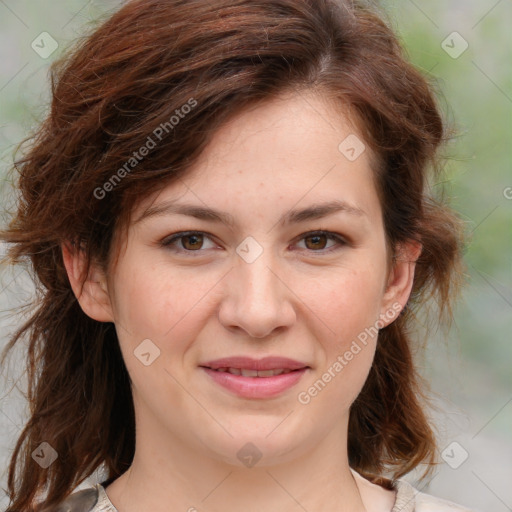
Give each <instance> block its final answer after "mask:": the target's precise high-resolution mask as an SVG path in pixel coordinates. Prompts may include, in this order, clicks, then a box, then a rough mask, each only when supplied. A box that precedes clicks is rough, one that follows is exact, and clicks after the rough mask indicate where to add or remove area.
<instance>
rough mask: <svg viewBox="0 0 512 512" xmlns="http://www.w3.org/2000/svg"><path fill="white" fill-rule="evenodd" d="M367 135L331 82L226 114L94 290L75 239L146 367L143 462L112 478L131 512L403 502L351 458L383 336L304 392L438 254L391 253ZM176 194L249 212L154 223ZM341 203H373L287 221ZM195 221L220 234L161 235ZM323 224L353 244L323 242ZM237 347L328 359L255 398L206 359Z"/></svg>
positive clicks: (68, 260) (96, 293) (140, 383)
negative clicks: (348, 152)
mask: <svg viewBox="0 0 512 512" xmlns="http://www.w3.org/2000/svg"><path fill="white" fill-rule="evenodd" d="M350 134H355V135H357V136H358V138H359V139H360V140H362V136H360V135H358V131H357V130H356V128H355V125H353V124H352V123H351V122H350V120H349V119H348V118H347V117H346V116H344V115H341V114H340V113H338V112H337V111H335V110H334V109H333V108H332V105H330V104H328V103H327V102H326V100H325V99H324V98H322V97H321V96H319V95H316V94H314V93H313V92H308V93H301V94H297V93H294V94H289V95H283V96H281V97H280V98H278V99H274V100H272V101H267V102H265V103H263V104H261V105H259V106H257V107H253V108H251V109H250V110H246V111H244V112H243V113H241V114H240V115H238V116H237V117H235V118H234V119H232V121H230V122H229V123H228V124H227V125H225V126H224V127H222V128H221V129H220V130H219V131H218V132H217V133H216V134H215V136H214V138H213V140H212V141H211V143H210V145H209V146H208V147H207V149H206V150H205V151H204V152H203V154H202V155H201V157H200V158H199V160H198V161H196V162H195V163H194V165H193V167H192V168H191V169H190V172H189V173H188V175H187V176H186V177H185V178H184V179H182V180H180V181H177V182H175V183H173V184H171V185H168V186H166V187H165V188H164V189H163V190H161V191H160V192H159V193H157V194H154V195H152V196H151V197H148V198H144V200H143V201H141V203H140V204H139V205H138V206H137V207H136V208H135V210H134V211H133V215H132V221H131V224H130V227H129V230H128V234H127V237H126V238H125V239H123V240H122V243H121V244H120V246H119V248H120V253H119V258H118V260H117V261H116V262H115V265H113V268H111V269H110V271H109V272H108V273H107V274H106V275H105V274H103V273H102V272H101V270H100V269H99V268H97V267H94V266H93V267H92V268H91V270H90V272H89V274H88V276H87V278H86V281H85V283H84V286H83V288H81V287H80V279H81V276H82V270H83V264H84V260H83V255H82V253H80V252H71V251H70V250H69V248H68V246H66V245H64V246H63V255H64V260H65V264H66V268H67V271H68V275H69V278H70V282H71V284H72V286H73V289H74V291H75V294H76V296H77V297H78V299H79V302H80V304H81V306H82V308H83V310H84V311H85V313H87V314H88V315H89V316H91V317H92V318H94V319H96V320H98V321H101V322H114V323H115V326H116V330H117V333H118V336H119V342H120V346H121V350H122V353H123V357H124V360H125V363H126V366H127V368H128V371H129V373H130V376H131V379H132V389H133V398H134V404H135V411H136V424H137V445H136V452H135V458H134V462H133V465H132V466H131V468H130V469H129V470H128V471H127V472H126V473H125V474H123V475H122V476H121V477H120V478H118V479H117V480H116V481H115V482H113V483H112V484H111V485H110V486H108V487H107V494H108V495H109V497H110V499H111V501H112V503H113V504H114V505H115V506H116V507H117V509H118V510H119V512H135V511H140V510H153V511H155V512H160V511H164V510H165V511H168V510H182V511H189V512H192V511H194V510H200V511H212V512H220V511H223V512H231V511H233V512H234V511H238V510H245V511H261V510H269V511H273V510H280V511H284V512H295V511H303V510H304V509H306V510H308V511H311V512H313V511H320V510H337V511H341V512H343V511H346V512H349V511H351V512H356V511H362V510H367V511H368V512H383V511H390V510H391V509H392V507H393V504H394V500H395V494H394V491H387V490H384V489H383V488H381V487H378V486H376V485H373V484H370V483H369V482H368V481H366V480H364V479H362V478H361V477H359V475H354V474H353V473H352V472H351V470H350V468H349V465H348V456H347V429H348V416H349V408H350V405H351V403H352V402H353V401H354V400H355V398H356V397H357V395H358V394H359V392H360V390H361V388H362V386H363V384H364V382H365V380H366V377H367V375H368V372H369V369H370V366H371V363H372V360H373V356H374V351H375V345H376V343H377V336H373V337H370V338H369V339H368V342H367V344H366V345H365V346H364V347H363V346H362V345H361V346H362V347H363V348H362V350H361V351H360V352H359V353H358V354H357V355H355V356H354V357H353V359H352V360H350V361H349V362H348V364H347V365H346V366H344V367H343V369H342V371H341V372H339V373H338V374H337V375H336V377H335V378H332V380H331V381H330V382H329V383H328V384H327V385H326V386H325V387H324V388H323V390H322V391H321V392H319V393H318V394H317V395H316V396H315V397H313V398H311V400H310V401H309V403H307V404H303V403H300V402H299V401H298V398H297V396H298V393H299V392H301V391H305V390H308V388H309V387H310V386H312V385H313V383H314V382H315V381H317V380H318V379H319V378H321V377H322V375H323V374H324V372H326V371H327V369H328V368H329V367H332V365H333V363H334V362H335V361H336V360H337V357H338V356H339V355H343V354H344V353H345V352H346V351H347V350H349V348H350V346H351V343H352V342H353V341H354V340H356V339H357V336H358V335H359V334H360V333H361V332H363V331H364V330H365V328H368V327H370V326H374V325H375V324H376V322H377V320H379V319H382V320H381V324H380V326H381V327H382V326H384V325H387V324H388V323H390V322H391V321H392V318H390V316H393V315H395V317H396V309H400V308H402V307H403V306H404V305H405V304H406V302H407V299H408V297H409V294H410V291H411V286H412V280H413V276H414V265H415V261H416V259H417V257H418V255H419V252H420V248H419V247H418V246H417V245H416V244H413V243H411V244H403V245H402V246H401V247H400V248H398V249H399V257H398V258H397V260H396V263H395V264H394V266H393V267H391V266H390V265H389V264H388V262H389V261H390V260H389V257H390V255H389V254H388V253H387V249H386V238H385V232H384V227H383V221H382V210H381V205H380V203H379V199H378V196H377V191H376V189H375V185H374V181H373V170H372V168H371V162H372V156H371V154H370V150H369V149H366V150H365V151H364V152H363V153H362V154H361V155H360V156H359V157H358V158H357V159H356V160H355V161H350V160H349V159H347V158H346V157H345V156H344V155H343V154H342V153H341V152H340V150H339V149H338V146H339V144H340V143H341V142H342V141H343V140H344V139H345V138H346V137H347V136H348V135H350ZM170 200H178V201H179V202H180V203H185V202H186V203H191V204H194V205H198V206H203V207H205V206H207V207H210V208H215V209H217V210H221V211H224V212H227V213H229V214H230V215H232V217H233V220H234V222H235V224H234V226H228V225H226V224H225V223H222V222H221V223H219V222H212V221H209V220H199V219H195V218H192V217H189V216H184V215H178V214H172V213H167V214H161V215H154V216H150V217H146V218H144V219H143V220H140V221H138V222H137V220H138V219H139V218H140V217H141V216H142V214H143V213H144V212H145V211H147V209H148V208H149V207H155V206H161V205H162V204H163V203H164V202H165V201H170ZM331 200H342V201H344V202H346V203H347V204H350V205H352V206H353V207H354V208H357V209H360V210H362V211H363V213H360V214H355V213H353V212H352V213H351V212H349V211H340V212H337V213H334V214H332V215H329V216H327V217H324V218H320V219H316V220H306V221H303V222H300V223H296V224H290V225H280V224H279V223H278V220H279V218H280V217H281V215H283V214H285V213H287V212H289V211H290V210H292V209H302V208H306V207H307V206H310V205H313V204H316V203H324V202H328V201H331ZM187 230H195V231H201V232H203V233H204V235H203V238H202V241H201V239H199V241H197V239H196V240H194V239H190V238H188V239H187V238H182V239H180V240H177V241H175V242H174V244H173V245H170V246H163V245H162V244H161V243H160V242H161V241H162V240H165V239H166V238H169V235H172V234H175V233H179V232H183V231H187ZM315 230H326V231H329V232H332V233H337V234H339V235H340V236H341V237H343V239H344V240H345V242H344V243H340V242H337V241H336V240H335V239H329V238H327V237H320V238H319V239H315V238H314V237H313V238H311V235H308V233H310V232H311V231H315ZM248 236H251V237H253V238H254V239H255V240H256V241H257V243H258V244H259V246H260V247H261V248H262V250H263V252H262V254H261V255H260V256H259V257H258V258H257V259H256V260H255V261H253V262H251V263H248V262H247V261H245V260H244V259H242V258H241V257H240V256H239V255H238V254H237V252H236V249H237V247H239V246H240V244H241V242H242V241H244V239H245V238H246V237H248ZM187 250H188V252H187ZM397 304H398V305H399V306H398V307H397ZM390 311H393V314H392V315H390V313H389V312H390ZM386 315H387V316H386ZM145 339H150V340H151V342H152V343H154V345H155V346H157V347H158V348H159V350H160V355H159V357H157V358H156V359H155V360H154V361H153V362H152V363H151V364H150V365H148V366H145V365H144V364H142V363H141V361H140V360H139V359H138V358H137V357H135V355H134V350H135V349H136V348H137V347H138V346H139V344H140V343H141V342H142V340H145ZM234 355H246V356H251V357H253V358H261V357H265V356H268V355H279V356H285V357H290V358H292V359H296V360H299V361H301V362H304V363H305V364H307V365H309V366H310V369H309V370H307V372H306V374H305V375H303V377H302V379H301V381H300V382H299V383H298V384H297V385H295V386H293V387H292V388H291V389H289V390H287V391H285V392H284V393H282V394H280V395H279V396H277V397H273V398H271V399H247V398H240V397H238V396H235V395H233V394H232V393H230V392H229V391H227V390H225V389H224V388H221V387H220V386H219V385H217V384H216V383H214V382H213V381H212V379H211V378H210V377H209V375H207V374H206V373H205V372H204V371H203V370H202V369H201V368H200V367H199V364H201V363H203V362H206V361H208V360H212V359H216V358H220V357H227V356H234ZM248 442H250V443H252V444H253V445H255V446H256V447H257V449H258V451H259V452H260V453H261V455H262V457H261V459H260V460H259V461H258V462H257V463H256V464H255V465H254V466H253V467H246V466H245V465H244V464H243V463H242V462H241V461H240V460H239V458H238V457H237V452H238V451H239V450H240V449H241V448H242V447H243V446H244V445H245V444H246V443H248Z"/></svg>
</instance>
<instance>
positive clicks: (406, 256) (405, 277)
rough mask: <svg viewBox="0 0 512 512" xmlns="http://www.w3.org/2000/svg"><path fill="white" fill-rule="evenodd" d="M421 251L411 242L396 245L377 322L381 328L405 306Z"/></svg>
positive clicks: (420, 247) (414, 242)
mask: <svg viewBox="0 0 512 512" xmlns="http://www.w3.org/2000/svg"><path fill="white" fill-rule="evenodd" d="M421 250H422V246H421V244H420V243H419V242H416V241H413V240H410V241H407V242H403V243H401V244H398V246H397V248H396V255H395V258H394V259H393V265H392V267H391V270H390V272H389V276H388V280H387V284H386V289H385V292H384V295H383V298H382V305H381V315H380V320H379V322H380V323H381V325H382V327H385V326H386V325H389V324H390V323H391V322H392V321H393V320H395V319H396V317H397V316H398V315H399V313H400V312H401V311H402V310H403V309H404V307H405V305H406V304H407V301H408V300H409V296H410V294H411V290H412V285H413V282H414V270H415V267H416V261H417V259H418V258H419V256H420V254H421Z"/></svg>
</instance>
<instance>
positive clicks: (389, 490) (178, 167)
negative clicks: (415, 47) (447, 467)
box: [2, 0, 466, 512]
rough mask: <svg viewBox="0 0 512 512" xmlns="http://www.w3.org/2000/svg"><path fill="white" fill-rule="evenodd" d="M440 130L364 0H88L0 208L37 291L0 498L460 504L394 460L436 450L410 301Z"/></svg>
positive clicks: (447, 252) (309, 505) (417, 292)
mask: <svg viewBox="0 0 512 512" xmlns="http://www.w3.org/2000/svg"><path fill="white" fill-rule="evenodd" d="M443 137H444V127H443V123H442V120H441V117H440V114H439V111H438V108H437V106H436V103H435V100H434V98H433V95H432V92H431V89H430V87H429V85H428V83H427V82H426V80H425V79H424V78H423V77H422V76H421V75H420V74H419V73H418V72H417V71H415V69H414V68H413V67H412V66H411V64H409V63H408V62H407V61H406V60H405V59H404V57H403V56H402V53H401V49H400V46H399V44H398V42H397V40H396V38H395V36H394V35H393V33H392V31H391V30H390V28H389V27H388V26H387V25H386V23H384V22H383V21H382V19H381V18H380V17H379V16H378V14H377V13H375V12H372V11H371V10H369V9H368V8H367V7H365V6H364V5H363V4H362V3H361V4H359V3H358V2H355V3H354V2H348V1H335V0H263V1H258V2H254V1H253V0H237V1H234V0H217V1H215V2H207V1H205V0H197V1H188V2H184V1H179V0H169V1H167V2H161V1H158V0H138V1H130V2H127V3H126V4H125V5H124V6H123V7H122V8H121V9H120V10H119V11H118V12H117V13H116V14H114V15H113V16H112V17H111V18H110V19H108V20H106V21H105V22H104V23H103V24H102V25H101V26H100V27H99V28H98V29H97V30H96V31H95V32H94V33H93V34H92V35H90V36H89V37H88V38H87V39H85V40H84V41H83V42H82V43H81V44H80V45H79V46H77V48H76V49H74V50H73V51H72V52H71V53H69V55H68V56H67V57H66V58H65V59H64V60H62V61H61V62H60V63H59V65H57V66H55V68H54V75H53V99H52V108H51V111H50V114H49V116H48V118H47V120H46V121H45V122H44V124H43V125H42V126H41V127H40V129H39V131H38V133H37V134H36V135H35V137H34V138H33V142H32V145H31V147H30V149H29V151H28V152H27V154H26V156H25V157H24V158H23V160H21V161H20V162H18V165H17V168H18V170H19V173H20V176H19V182H18V186H19V189H20V192H21V196H20V203H19V209H18V211H17V215H16V217H15V218H14V219H13V220H12V222H11V224H10V226H9V227H8V228H7V229H6V230H4V231H3V232H2V239H3V240H5V241H7V242H9V243H11V244H13V245H12V247H11V256H12V258H13V261H17V260H20V259H21V258H22V257H26V256H28V257H29V258H30V261H31V264H32V265H33V268H34V270H35V273H36V276H37V280H38V283H39V284H40V292H41V294H40V300H39V302H38V304H37V309H36V311H35V312H34V314H33V316H32V317H31V318H30V319H29V320H28V321H27V323H26V324H25V325H23V326H22V327H21V328H20V330H19V332H17V333H16V335H15V337H14V338H13V339H12V341H11V343H10V346H11V347H12V346H13V345H14V344H15V343H16V342H17V341H18V340H20V339H21V338H22V337H28V339H29V343H30V344H29V352H28V371H29V376H30V377H31V380H30V383H29V388H30V393H29V400H30V403H31V406H32V415H31V417H30V419H29V421H28V423H27V425H26V427H25V429H24V430H23V432H22V433H21V435H20V438H19V440H18V442H17V445H16V447H15V450H14V453H13V456H12V460H11V465H10V471H9V481H8V484H9V492H10V499H11V504H10V508H9V509H8V512H12V511H15V510H16V511H26V510H45V511H62V510H66V511H67V510H72V511H78V510H80V511H81V510H87V511H95V512H98V511H108V512H113V511H115V510H117V511H118V512H135V511H141V510H152V511H156V512H159V511H163V510H165V511H168V510H184V511H185V510H188V511H195V510H199V511H202V510H205V511H206V510H210V511H220V510H222V511H231V510H233V511H234V510H240V509H243V510H270V511H272V510H279V511H290V512H291V511H295V510H308V511H320V510H322V511H323V510H333V511H334V510H336V511H340V512H344V511H346V512H348V511H351V512H354V511H364V510H366V511H368V512H370V511H394V512H398V511H401V512H405V511H413V510H414V511H418V512H422V511H427V510H428V511H431V510H432V511H433V510H436V511H448V510H450V511H455V510H466V509H463V508H461V507H458V506H457V505H454V504H451V503H449V502H446V501H444V500H442V499H440V498H434V497H431V496H428V495H426V494H423V493H419V492H418V491H416V490H415V489H414V488H413V487H411V486H410V485H409V484H407V483H406V482H405V481H403V480H401V477H402V476H403V475H405V474H407V473H408V472H410V471H411V470H412V469H414V468H417V467H419V466H420V464H426V467H427V472H428V469H429V468H432V465H433V464H434V456H435V452H436V446H435V440H434V436H433V433H432V430H431V427H430V426H429V423H428V421H427V419H426V416H425V413H424V410H423V405H422V404H423V398H422V396H423V395H422V392H421V389H420V386H419V384H418V377H417V375H416V370H415V367H414V364H413V360H412V356H411V350H412V347H413V346H414V339H413V337H412V335H411V334H410V331H411V326H412V323H411V322H412V320H413V315H414V314H415V312H416V311H417V310H421V309H422V308H423V307H424V305H425V301H426V300H427V298H429V297H431V296H432V295H434V297H435V298H437V301H438V303H439V304H440V312H439V314H440V315H441V314H442V313H443V312H444V311H449V306H450V301H451V297H452V296H453V292H454V289H455V288H454V285H456V284H457V282H458V276H459V270H458V269H459V265H460V252H461V250H460V248H461V230H460V224H459V222H458V220H457V218H456V217H455V216H454V215H453V213H452V212H451V211H450V210H449V209H448V207H447V206H446V205H444V204H443V203H442V202H441V201H436V200H435V199H434V198H432V197H431V196H430V195H429V191H428V183H429V182H428V179H429V172H431V171H433V172H435V170H436V169H437V166H436V155H437V151H438V149H439V146H440V145H441V143H442V141H443ZM101 468H103V469H104V470H105V471H106V478H105V479H104V480H103V481H102V482H101V484H97V485H96V486H95V487H94V488H90V489H85V490H82V491H79V492H75V493H72V491H73V490H74V489H75V488H76V486H77V485H78V484H79V483H81V482H83V481H84V480H85V478H87V477H88V476H89V475H91V474H92V473H93V472H94V471H95V470H96V469H101ZM70 493H72V494H71V495H70Z"/></svg>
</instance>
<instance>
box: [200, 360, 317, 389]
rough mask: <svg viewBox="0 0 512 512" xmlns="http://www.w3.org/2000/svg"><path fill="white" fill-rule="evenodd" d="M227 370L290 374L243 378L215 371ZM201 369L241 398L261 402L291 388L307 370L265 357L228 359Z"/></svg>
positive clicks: (287, 362)
mask: <svg viewBox="0 0 512 512" xmlns="http://www.w3.org/2000/svg"><path fill="white" fill-rule="evenodd" d="M226 367H228V368H245V369H248V370H275V369H284V370H291V371H290V373H283V374H281V375H274V376H271V377H243V376H242V375H233V374H231V373H227V372H219V371H217V369H218V368H226ZM200 368H201V369H202V370H203V371H204V372H205V373H206V374H208V375H209V376H210V377H211V378H212V380H213V381H214V382H215V383H216V384H218V385H220V386H222V387H223V388H224V389H227V390H228V391H230V392H232V393H234V394H235V395H237V396H239V397H241V398H253V399H258V398H259V399H264V398H271V397H275V396H277V395H279V394H281V393H283V392H284V391H286V390H288V389H290V388H291V387H293V386H294V385H295V384H297V383H298V382H299V380H300V379H301V378H302V376H303V375H304V374H305V373H306V371H307V370H308V369H309V368H310V367H309V366H308V365H306V364H305V363H301V362H300V361H295V360H293V359H288V358H285V357H265V358H263V359H252V358H250V357H227V358H223V359H216V360H215V361H209V362H207V363H204V364H201V365H200Z"/></svg>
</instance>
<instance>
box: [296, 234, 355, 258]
mask: <svg viewBox="0 0 512 512" xmlns="http://www.w3.org/2000/svg"><path fill="white" fill-rule="evenodd" d="M302 240H304V246H305V249H306V250H309V252H318V253H321V254H324V253H328V252H331V251H336V250H338V249H341V248H342V247H343V246H345V245H347V241H346V240H345V239H344V238H343V237H341V236H340V235H338V234H336V233H330V232H329V231H317V232H312V233H307V234H306V235H305V236H303V237H302V238H301V239H300V243H302ZM329 240H331V241H332V242H333V243H332V244H331V245H329V246H328V245H327V244H328V242H329Z"/></svg>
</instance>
